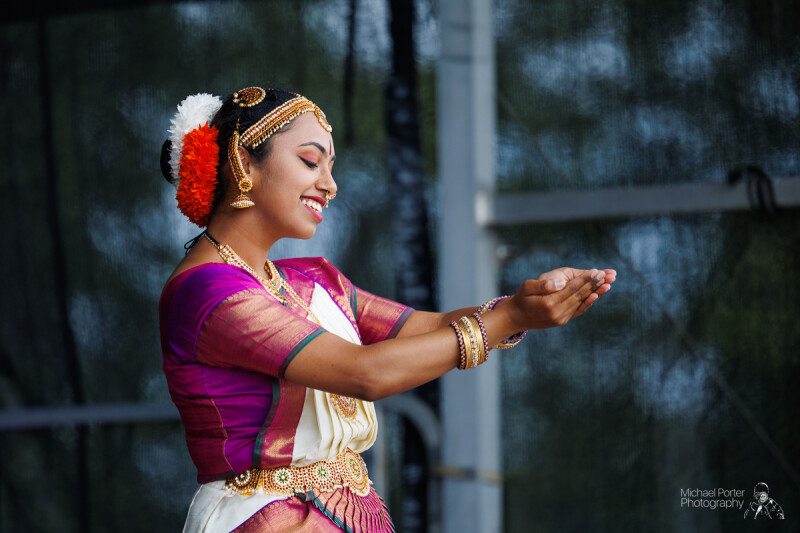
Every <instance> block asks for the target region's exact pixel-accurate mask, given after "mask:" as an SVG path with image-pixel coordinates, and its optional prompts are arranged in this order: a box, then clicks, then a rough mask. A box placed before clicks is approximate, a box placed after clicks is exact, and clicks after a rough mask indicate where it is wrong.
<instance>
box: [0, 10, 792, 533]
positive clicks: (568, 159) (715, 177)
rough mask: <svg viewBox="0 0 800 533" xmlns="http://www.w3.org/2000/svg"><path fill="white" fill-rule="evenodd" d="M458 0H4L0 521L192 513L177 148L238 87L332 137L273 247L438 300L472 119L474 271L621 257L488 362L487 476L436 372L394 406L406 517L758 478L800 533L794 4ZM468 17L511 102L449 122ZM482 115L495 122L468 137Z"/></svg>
mask: <svg viewBox="0 0 800 533" xmlns="http://www.w3.org/2000/svg"><path fill="white" fill-rule="evenodd" d="M467 4H468V7H466V8H465V9H464V10H460V9H459V6H458V2H448V1H444V0H442V1H441V2H439V1H435V0H405V1H399V0H334V1H327V2H323V1H313V0H303V1H290V0H263V1H255V0H254V1H243V2H167V1H161V2H157V1H134V0H125V1H117V2H114V3H107V2H98V1H84V2H82V1H80V0H73V1H70V2H59V3H52V4H51V3H48V2H30V3H27V4H24V5H23V4H20V5H15V6H14V7H10V8H8V9H6V10H4V11H5V13H4V16H3V18H2V22H0V58H2V59H1V60H0V80H2V83H0V113H1V114H2V115H1V116H2V121H3V123H4V124H6V133H5V134H4V138H5V141H2V142H0V168H2V174H1V175H0V176H1V177H0V187H1V189H0V191H2V194H0V202H2V209H0V220H1V221H2V227H3V228H5V230H4V232H3V234H4V236H5V237H6V238H8V239H10V240H7V241H4V249H5V250H6V251H5V253H4V254H3V256H4V258H5V259H4V260H3V261H2V262H0V269H2V274H1V275H2V279H3V280H5V281H4V284H3V285H4V286H3V291H2V315H1V316H0V331H2V337H0V531H17V530H22V529H24V530H26V531H43V532H50V531H54V532H61V531H64V532H77V531H81V532H104V531H120V532H123V531H126V532H127V531H130V532H138V531H177V530H180V528H181V527H182V524H183V521H184V518H185V515H186V511H187V509H188V505H189V502H190V501H191V497H192V494H193V492H194V490H195V488H196V483H195V474H196V473H195V470H194V468H193V466H192V464H191V461H190V459H189V455H188V453H187V451H186V446H185V443H184V440H183V429H182V426H181V424H180V421H179V419H178V418H177V412H176V411H175V410H174V408H173V407H172V405H171V403H170V399H169V394H168V391H167V387H166V382H165V380H164V377H163V375H162V372H161V355H160V353H161V352H160V345H159V337H158V321H157V307H156V306H157V302H158V298H159V295H160V292H161V288H162V286H163V282H164V281H165V280H166V278H167V277H168V275H169V273H170V272H171V271H172V269H173V268H174V266H175V265H176V264H177V262H178V261H179V260H180V258H181V255H182V254H183V243H184V242H186V241H188V240H189V239H191V238H192V237H194V236H195V235H196V234H197V233H199V230H198V229H197V228H196V227H194V226H192V225H191V224H190V223H189V222H188V221H186V220H185V219H184V218H183V217H182V215H180V213H179V212H178V211H177V209H176V202H175V199H174V189H172V188H171V186H169V185H168V184H167V183H166V181H164V180H163V179H162V177H161V173H160V171H159V166H158V160H159V155H160V148H161V144H162V142H163V141H164V139H165V138H166V130H167V128H168V126H169V120H170V118H171V116H172V114H173V113H174V110H175V108H176V106H177V104H178V103H179V102H180V101H181V100H182V99H183V98H185V97H186V96H187V95H189V94H194V93H197V92H210V93H213V94H217V95H227V94H229V93H231V92H233V91H234V90H237V89H240V88H243V87H247V86H250V85H262V86H276V87H282V88H287V89H290V90H295V91H297V92H300V93H302V94H304V95H306V96H308V97H309V98H311V99H312V100H314V101H315V102H316V103H317V104H319V105H320V107H322V109H324V110H325V112H326V113H327V115H328V118H329V120H330V122H331V124H332V125H333V127H334V132H333V135H334V142H335V143H336V151H337V163H336V172H335V177H336V179H337V182H338V184H339V190H340V192H339V194H338V197H337V200H336V201H335V202H333V203H332V205H331V208H330V215H329V216H327V217H326V221H325V224H323V225H322V226H320V229H319V231H318V233H317V235H316V236H315V238H314V239H312V240H310V241H307V242H295V241H291V242H284V243H280V244H279V245H278V246H276V249H275V250H274V252H275V253H274V255H275V257H287V256H306V255H312V256H316V255H324V256H326V257H328V258H329V259H331V260H332V261H333V262H334V264H336V265H337V266H338V267H339V268H340V269H341V270H342V271H343V272H345V273H346V275H347V276H348V277H349V278H350V279H351V280H352V281H353V282H354V283H355V284H356V285H358V286H360V287H362V288H364V289H367V290H369V291H371V292H374V293H377V294H381V295H384V296H387V297H391V298H395V299H397V300H400V301H403V302H406V303H409V304H410V305H413V306H415V307H416V308H419V309H436V308H438V307H440V306H441V305H442V302H445V303H446V302H447V301H448V297H447V295H446V289H443V287H444V286H445V285H446V283H445V282H444V280H447V279H453V277H455V276H457V273H456V272H454V271H453V270H452V268H451V267H446V265H448V262H447V261H446V260H445V259H444V258H442V254H443V253H446V252H447V250H448V248H447V246H448V245H447V244H445V242H446V237H444V236H443V235H442V228H444V227H445V226H447V224H446V221H447V219H446V218H445V217H448V216H450V215H449V213H450V211H448V209H445V208H444V207H443V206H444V205H445V203H446V202H445V197H447V196H448V195H450V194H451V193H452V192H453V191H452V187H451V184H452V183H457V181H443V179H442V177H441V176H442V174H443V171H442V169H443V168H445V167H446V165H445V161H443V158H449V159H458V158H466V159H469V158H471V157H473V155H472V154H471V151H472V150H471V148H472V147H466V146H465V147H462V149H461V151H460V152H459V151H455V152H454V151H447V150H444V149H443V148H442V146H445V143H446V139H443V138H442V132H443V131H445V129H443V128H445V125H446V124H448V121H455V120H460V121H465V122H467V123H470V122H471V123H472V124H471V125H470V126H469V127H470V128H472V129H474V130H476V131H477V130H480V131H483V134H484V135H488V137H487V139H488V141H487V142H486V143H485V146H486V150H487V152H486V153H487V154H489V156H490V157H491V165H490V167H492V168H493V172H492V176H491V178H490V180H489V183H491V187H490V190H483V191H482V193H483V194H485V195H486V194H488V197H489V198H490V200H489V204H490V206H492V208H491V209H488V210H487V213H488V214H484V215H481V214H480V213H478V214H476V215H475V216H474V217H473V218H474V219H475V223H476V224H477V225H478V226H480V227H481V228H482V230H481V231H485V232H486V233H487V234H489V235H490V237H491V242H492V247H491V250H490V253H489V255H490V257H488V260H489V261H490V262H491V263H492V265H493V270H492V272H495V273H496V275H493V277H494V278H495V279H484V280H483V281H484V282H485V284H486V285H485V286H486V287H492V289H493V290H494V289H496V290H497V291H499V292H500V293H511V292H513V291H514V290H515V289H516V287H517V285H518V284H519V283H520V282H521V281H522V280H524V279H525V278H528V277H532V276H536V275H538V274H539V273H541V272H544V271H547V270H551V269H553V268H556V267H559V266H564V265H569V266H576V267H589V268H590V267H593V266H597V267H610V268H615V269H616V270H617V272H618V281H617V282H616V284H615V285H614V287H613V288H612V290H611V292H610V293H609V294H608V295H607V296H605V297H604V299H603V300H602V301H601V302H600V303H599V304H598V305H597V306H595V307H593V308H592V309H591V310H590V311H589V312H587V314H586V315H585V316H584V317H582V318H581V319H580V320H577V321H574V322H571V323H570V324H568V325H567V326H565V327H563V328H557V329H553V330H547V331H537V332H532V333H531V334H530V335H529V336H528V338H527V339H526V341H525V342H524V343H523V344H522V345H520V346H519V347H517V348H516V349H514V350H510V351H507V352H502V353H501V352H498V353H497V354H495V355H493V358H492V363H491V364H492V365H493V366H492V368H494V369H495V370H494V373H493V374H492V373H489V371H487V373H486V374H485V376H491V379H492V380H493V381H492V383H493V385H492V387H495V388H496V394H497V398H498V402H497V405H496V406H495V407H493V409H494V411H492V412H490V413H489V414H488V415H485V416H488V417H489V418H496V427H495V426H492V427H491V428H490V429H489V431H490V432H493V433H495V435H493V436H492V438H491V439H489V442H490V446H489V447H490V448H491V451H490V452H487V453H492V454H495V455H496V457H497V458H498V461H499V463H498V464H499V467H498V471H497V472H490V473H482V472H481V470H480V463H479V461H477V459H476V460H475V462H474V465H473V463H470V459H466V460H465V462H464V461H461V462H460V463H459V465H457V466H458V467H457V468H454V467H452V465H451V466H448V465H449V464H450V463H451V462H452V461H451V460H450V457H449V456H448V449H449V448H448V445H447V442H450V443H453V442H458V441H459V440H460V439H470V438H473V436H474V435H475V432H476V431H480V428H477V429H476V428H469V427H467V426H463V434H462V433H461V430H460V429H458V427H457V428H456V429H455V430H454V429H453V428H452V427H451V426H452V425H451V426H448V425H447V424H443V425H444V428H443V430H442V431H440V430H439V425H440V424H442V423H443V421H445V422H446V420H447V419H448V418H447V417H448V412H449V411H448V409H449V408H448V402H452V399H448V398H450V397H449V396H448V394H449V393H448V392H447V388H443V387H441V386H440V385H437V384H433V385H430V386H426V387H423V388H421V389H420V390H418V391H414V392H412V393H409V394H408V395H407V396H405V397H403V398H399V399H395V400H392V401H390V402H386V403H385V404H383V405H382V406H381V415H382V418H381V423H382V428H383V433H382V434H383V437H382V440H381V442H380V443H379V445H378V446H377V448H376V450H375V452H373V453H372V454H371V456H370V457H369V458H368V459H369V462H370V467H371V470H370V472H371V475H372V476H373V477H374V478H375V482H376V485H380V486H379V489H380V490H381V491H382V492H383V494H384V496H385V498H386V500H387V502H388V504H389V507H390V511H391V513H392V516H393V518H394V520H395V524H396V526H397V527H398V530H400V531H440V530H444V531H453V530H455V528H457V525H458V524H459V522H458V516H457V515H458V514H459V509H458V508H457V507H456V506H453V505H448V504H446V502H448V501H449V500H448V496H447V495H448V490H450V489H448V487H449V486H452V485H453V484H459V483H460V484H462V485H463V486H464V487H467V488H468V489H469V487H470V486H472V485H474V486H478V485H480V484H484V485H486V484H488V485H491V487H493V488H492V489H491V490H492V491H493V492H492V494H494V495H495V496H494V497H495V499H491V500H490V501H486V502H483V505H485V506H486V507H492V508H493V509H494V513H489V515H488V516H489V518H486V517H485V516H483V515H481V516H482V518H480V519H479V520H478V521H477V522H473V523H472V526H471V527H469V526H468V527H460V529H459V530H460V531H489V530H495V531H497V530H502V531H509V532H517V531H587V530H588V531H598V532H605V531H608V532H612V531H613V532H616V531H643V530H647V531H702V532H706V531H710V532H722V531H732V530H735V531H740V530H742V531H743V530H745V527H746V525H745V524H744V523H743V520H744V519H743V512H744V509H745V508H746V507H747V505H749V502H750V501H751V498H752V491H753V487H754V485H755V484H756V483H758V482H765V483H767V484H768V485H769V488H770V496H771V497H773V498H774V499H775V500H776V501H777V502H778V503H779V504H780V505H781V506H782V507H783V510H784V512H785V520H784V521H783V522H781V523H780V526H781V527H780V530H781V531H797V530H800V506H799V505H798V502H800V477H798V473H797V468H798V465H799V464H800V420H798V409H797V405H798V400H799V399H800V397H799V395H798V392H797V391H798V387H797V383H798V380H800V322H799V321H798V318H800V283H797V281H796V280H795V279H794V276H795V275H797V273H798V272H800V223H798V222H800V213H799V212H798V209H797V207H796V206H797V205H800V189H799V188H798V185H797V184H798V181H800V178H798V176H800V120H799V119H800V5H798V3H797V2H794V1H791V0H780V1H765V2H755V1H752V0H739V1H729V2H722V1H715V0H668V1H659V2H644V1H641V0H630V1H622V0H619V1H588V0H585V1H583V0H569V1H554V0H530V1H520V0H496V1H494V2H491V1H489V0H483V1H481V0H471V1H470V2H468V3H467ZM474 5H477V6H478V7H475V8H474ZM461 11H469V12H470V13H473V14H472V15H470V14H469V13H467V14H466V15H464V14H463V13H461ZM475 13H477V15H476V14H475ZM461 16H466V17H467V18H468V21H471V22H472V23H473V24H474V25H475V27H479V28H478V30H476V33H473V34H471V35H473V36H476V35H477V37H476V42H478V41H480V42H482V43H483V44H482V45H480V46H483V47H484V48H482V50H488V51H489V52H490V57H489V59H488V60H486V63H485V64H484V65H483V67H484V68H489V69H491V72H492V76H493V79H492V76H490V77H489V79H488V81H487V80H484V82H487V83H490V85H491V87H492V90H491V91H490V92H488V93H485V94H487V95H488V97H486V98H483V99H481V98H478V99H477V100H476V101H474V102H473V107H472V108H467V109H464V111H463V114H461V113H459V114H458V115H459V116H455V115H443V114H442V112H441V111H440V110H441V109H443V107H442V102H444V101H447V99H448V93H447V91H445V90H444V89H443V88H446V87H453V86H456V87H457V86H459V84H460V85H464V84H467V85H469V84H471V83H473V82H474V80H471V81H470V80H468V81H466V82H462V81H459V80H455V81H454V80H452V79H446V78H444V77H443V74H442V72H443V71H442V64H444V63H446V62H448V61H449V62H451V63H452V62H453V61H459V59H458V57H456V56H454V55H453V54H452V53H443V52H442V50H443V47H442V43H443V39H445V37H446V35H443V34H445V33H446V32H447V31H451V30H450V29H449V28H452V27H455V26H457V25H453V24H449V23H447V21H448V20H449V18H448V17H461ZM469 17H472V18H469ZM480 28H483V29H482V30H481V29H480ZM481 31H482V32H483V33H481ZM481 39H483V41H481ZM487 43H488V44H487ZM450 46H452V44H451V45H450ZM460 46H463V48H464V53H465V55H466V56H469V54H470V53H472V52H471V51H472V50H474V47H473V43H472V42H471V41H469V40H466V41H463V42H462V43H461V45H460ZM475 46H477V45H475ZM450 51H451V52H452V48H451V49H450ZM454 58H455V59H454ZM484 59H485V58H484ZM474 109H479V110H480V109H489V110H491V118H492V120H489V121H488V122H486V123H480V124H477V125H475V124H474V122H475V121H476V119H475V118H474V117H475V116H477V115H474V114H472V111H473V110H474ZM470 131H472V130H470ZM484 177H485V176H484ZM464 179H465V180H469V179H470V178H469V176H465V177H464ZM484 183H485V181H484ZM466 188H467V189H469V188H470V185H469V184H467V186H466ZM469 209H472V207H470V208H469ZM452 237H453V238H454V239H456V240H469V239H470V235H464V234H463V233H462V234H460V235H456V236H452ZM459 242H460V241H459ZM443 265H444V266H443ZM478 292H480V291H478ZM472 303H473V304H475V305H477V304H479V303H481V302H480V301H474V302H472ZM488 366H489V365H487V367H488ZM475 372H476V373H477V372H479V371H475ZM482 416H484V415H482ZM492 428H494V429H492ZM440 437H441V438H440ZM442 439H443V440H442ZM443 443H444V444H443ZM484 451H485V450H484ZM478 452H479V453H482V452H481V450H478ZM459 461H460V460H459ZM471 465H473V466H471ZM475 465H477V466H475ZM484 474H485V475H484ZM448 484H450V485H448ZM470 484H472V485H470ZM462 488H463V487H462ZM473 488H474V487H473ZM688 488H700V489H704V490H707V489H712V488H725V489H737V490H743V491H744V496H742V497H741V498H739V499H740V500H743V504H744V507H743V508H742V510H738V508H735V509H721V508H717V509H709V508H689V507H686V506H682V505H681V490H685V489H688ZM476 490H477V489H476ZM443 502H445V503H443ZM476 507H478V508H479V507H480V505H479V506H476ZM475 512H478V513H481V512H483V511H480V510H478V511H475ZM486 520H489V522H486ZM476 524H484V525H482V526H478V525H476ZM486 524H488V525H486ZM484 528H486V529H484ZM746 530H748V531H749V530H750V528H749V525H748V527H747V529H746Z"/></svg>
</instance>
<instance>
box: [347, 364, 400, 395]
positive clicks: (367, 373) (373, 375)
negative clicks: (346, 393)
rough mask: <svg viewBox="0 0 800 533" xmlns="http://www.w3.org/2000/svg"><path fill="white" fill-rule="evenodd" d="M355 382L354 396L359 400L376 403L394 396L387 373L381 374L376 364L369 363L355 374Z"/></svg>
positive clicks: (353, 386) (353, 385)
mask: <svg viewBox="0 0 800 533" xmlns="http://www.w3.org/2000/svg"><path fill="white" fill-rule="evenodd" d="M364 359H368V358H364ZM353 381H354V382H353V384H352V389H353V392H354V394H353V396H354V397H356V398H358V399H359V400H364V401H366V402H376V401H378V400H382V399H384V398H386V397H388V396H391V395H392V394H393V393H392V392H391V387H390V386H389V383H388V380H387V379H386V373H385V372H381V371H380V370H379V369H377V368H376V367H375V365H374V364H369V362H367V361H365V364H362V365H361V368H359V370H358V371H357V372H356V373H355V376H354V380H353Z"/></svg>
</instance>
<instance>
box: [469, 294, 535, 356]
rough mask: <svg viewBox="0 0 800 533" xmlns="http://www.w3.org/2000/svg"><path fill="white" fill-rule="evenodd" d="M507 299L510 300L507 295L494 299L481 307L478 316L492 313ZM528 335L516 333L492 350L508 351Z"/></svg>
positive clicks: (524, 332)
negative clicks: (498, 304)
mask: <svg viewBox="0 0 800 533" xmlns="http://www.w3.org/2000/svg"><path fill="white" fill-rule="evenodd" d="M506 298H508V295H507V294H506V295H505V296H498V297H497V298H492V299H491V300H489V301H488V302H486V303H485V304H483V305H482V306H480V307H479V308H478V312H477V313H476V314H480V315H483V314H485V313H488V312H489V311H492V310H493V309H494V307H495V306H496V305H497V303H498V302H500V301H501V300H505V299H506ZM473 316H474V315H473ZM527 334H528V331H527V330H525V331H520V332H519V333H514V334H513V335H511V336H510V337H507V338H505V339H503V340H501V341H500V342H498V343H497V344H495V345H494V346H492V348H493V349H496V350H507V349H509V348H513V347H514V346H516V345H517V344H519V343H520V342H522V339H524V338H525V335H527Z"/></svg>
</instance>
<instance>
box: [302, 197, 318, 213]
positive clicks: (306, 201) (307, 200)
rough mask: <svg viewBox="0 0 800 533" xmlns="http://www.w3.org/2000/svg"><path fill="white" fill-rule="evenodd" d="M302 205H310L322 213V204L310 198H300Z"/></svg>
mask: <svg viewBox="0 0 800 533" xmlns="http://www.w3.org/2000/svg"><path fill="white" fill-rule="evenodd" d="M301 201H302V202H303V205H305V206H308V207H310V208H311V209H313V210H314V211H315V212H317V213H322V204H321V203H319V202H317V201H316V200H312V199H310V198H301Z"/></svg>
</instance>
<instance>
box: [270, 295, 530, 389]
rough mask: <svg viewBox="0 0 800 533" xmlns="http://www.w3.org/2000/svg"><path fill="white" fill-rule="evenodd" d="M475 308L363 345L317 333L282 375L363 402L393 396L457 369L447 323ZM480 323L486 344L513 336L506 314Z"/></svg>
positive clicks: (456, 346)
mask: <svg viewBox="0 0 800 533" xmlns="http://www.w3.org/2000/svg"><path fill="white" fill-rule="evenodd" d="M476 309H477V308H464V309H461V310H457V311H453V312H452V313H442V314H434V313H431V315H438V317H427V318H428V320H426V321H425V322H426V323H427V324H428V325H429V326H430V325H431V324H434V323H437V322H438V324H439V327H436V328H435V329H432V330H431V331H427V332H425V333H419V334H416V335H408V334H407V333H408V332H406V335H404V336H398V338H395V339H390V340H386V341H383V342H379V343H376V344H372V345H368V346H358V345H353V344H350V343H347V342H346V341H343V340H342V339H339V338H338V337H336V336H335V335H332V334H323V335H320V336H319V337H318V338H317V339H314V340H313V341H312V342H310V343H309V344H308V346H306V347H305V348H304V349H303V350H302V351H301V352H300V353H299V354H298V355H297V356H296V357H295V359H294V360H293V361H292V362H291V363H290V364H289V366H288V367H287V370H286V376H285V377H286V379H288V380H290V381H295V382H297V383H301V384H303V385H306V386H308V387H313V388H316V389H320V390H325V391H328V392H332V393H336V394H344V395H347V396H354V397H359V398H363V399H367V400H377V399H380V398H385V397H387V396H391V395H393V394H398V393H400V392H403V391H406V390H409V389H412V388H414V387H417V386H419V385H422V384H423V383H427V382H428V381H431V380H433V379H436V378H438V377H440V376H442V375H443V374H445V373H447V372H449V371H450V370H452V369H454V368H456V367H457V366H458V364H459V361H460V358H461V355H460V349H459V342H458V337H457V336H456V333H455V331H454V330H453V328H451V327H449V326H448V324H449V322H450V321H453V320H457V319H458V318H460V317H462V316H465V315H466V316H469V315H470V314H472V313H474V312H475V311H476ZM417 318H418V319H419V318H421V317H417ZM431 319H434V320H431ZM483 322H484V325H485V329H486V336H487V341H488V344H487V345H488V346H493V345H494V344H496V343H497V342H499V341H501V340H502V339H504V338H506V337H508V336H509V335H512V334H513V333H515V331H514V329H515V328H514V326H513V325H512V323H511V320H510V317H509V315H508V313H506V312H504V311H503V310H502V309H498V310H495V311H491V312H489V313H486V314H485V315H483ZM403 329H405V327H404V328H403Z"/></svg>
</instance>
